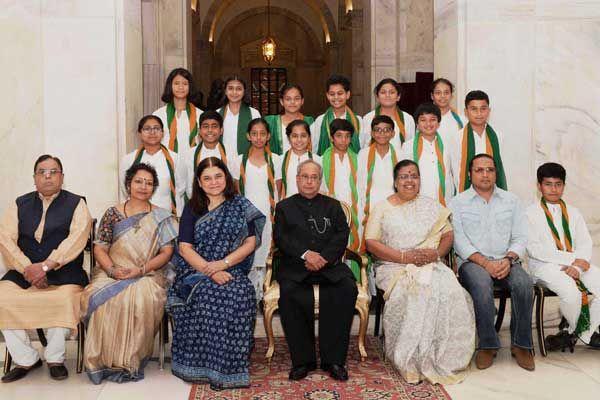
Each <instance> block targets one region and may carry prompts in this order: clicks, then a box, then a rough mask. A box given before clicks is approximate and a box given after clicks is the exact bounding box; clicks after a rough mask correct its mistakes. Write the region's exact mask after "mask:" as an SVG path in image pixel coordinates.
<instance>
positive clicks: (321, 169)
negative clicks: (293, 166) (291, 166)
mask: <svg viewBox="0 0 600 400" xmlns="http://www.w3.org/2000/svg"><path fill="white" fill-rule="evenodd" d="M308 164H313V165H316V166H317V168H319V180H322V179H323V167H321V164H319V163H318V162H316V161H315V160H313V159H312V158H309V159H308V160H304V161H302V162H301V163H300V164H298V169H297V171H296V176H300V171H302V167H304V166H305V165H308Z"/></svg>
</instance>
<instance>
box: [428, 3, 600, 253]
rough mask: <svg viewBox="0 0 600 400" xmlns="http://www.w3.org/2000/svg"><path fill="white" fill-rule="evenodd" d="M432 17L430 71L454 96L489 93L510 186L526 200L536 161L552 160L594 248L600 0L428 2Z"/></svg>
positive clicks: (599, 165)
mask: <svg viewBox="0 0 600 400" xmlns="http://www.w3.org/2000/svg"><path fill="white" fill-rule="evenodd" d="M434 14H435V46H434V47H435V76H436V77H438V76H446V77H448V78H449V79H451V80H453V81H454V82H456V85H457V90H456V98H457V99H464V95H465V94H466V93H467V92H468V91H470V90H473V89H482V90H484V91H486V92H487V93H488V94H489V95H490V99H491V104H490V106H491V108H492V116H491V123H492V124H493V125H494V127H496V128H497V130H499V131H500V132H501V133H502V135H503V136H504V148H503V157H504V158H505V159H506V160H507V162H505V165H507V174H508V184H509V188H510V189H511V190H512V191H515V192H516V193H517V194H518V195H519V196H520V197H521V198H522V199H523V200H524V201H525V202H527V203H529V202H531V201H533V200H534V199H535V198H536V196H537V195H538V194H537V190H536V188H535V171H536V169H537V167H538V166H539V165H540V164H541V163H543V162H547V161H556V162H560V163H561V164H563V165H564V166H565V168H566V169H567V189H566V194H565V198H566V199H567V201H569V202H571V203H573V204H574V205H576V206H577V207H579V208H580V210H581V211H582V212H583V214H584V216H585V218H586V221H587V223H588V226H589V228H590V230H591V231H592V236H593V237H594V241H595V244H596V246H600V213H599V212H598V207H597V203H596V202H597V199H598V198H599V197H600V184H599V183H598V182H597V181H596V179H598V178H600V161H599V159H598V157H597V154H598V152H600V107H599V106H598V104H599V103H598V99H599V98H600V69H599V68H597V66H596V65H595V63H596V61H595V60H597V58H598V55H599V54H600V41H599V40H598V38H600V2H598V1H595V0H582V1H578V2H572V1H571V2H569V1H566V0H502V1H499V0H498V1H486V2H481V1H478V0H435V5H434ZM457 102H458V108H459V109H462V108H463V107H464V105H463V104H462V101H461V100H457ZM596 249H597V250H598V251H596V252H595V258H594V259H595V261H596V263H598V262H599V261H600V248H598V247H596Z"/></svg>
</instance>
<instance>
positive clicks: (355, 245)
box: [321, 146, 360, 282]
mask: <svg viewBox="0 0 600 400" xmlns="http://www.w3.org/2000/svg"><path fill="white" fill-rule="evenodd" d="M346 155H347V156H348V160H349V161H350V177H349V179H348V184H349V185H350V191H351V195H352V204H351V205H350V206H351V207H350V213H351V223H350V240H349V243H348V247H349V248H351V249H352V250H354V251H358V250H359V247H360V237H359V236H358V226H359V222H358V189H357V187H356V172H357V166H358V156H357V155H356V153H355V152H354V151H352V149H350V148H349V149H348V151H347V152H346ZM334 157H335V151H334V149H333V146H330V147H329V148H328V149H327V150H325V152H324V153H323V157H322V159H321V162H322V164H323V177H324V178H325V184H326V185H327V188H328V189H329V196H331V197H333V198H336V195H335V179H336V177H335V159H334ZM350 270H351V271H352V274H354V278H355V279H356V281H357V282H360V266H359V265H358V264H357V263H356V262H353V261H351V262H350Z"/></svg>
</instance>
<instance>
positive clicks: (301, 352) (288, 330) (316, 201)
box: [273, 160, 358, 381]
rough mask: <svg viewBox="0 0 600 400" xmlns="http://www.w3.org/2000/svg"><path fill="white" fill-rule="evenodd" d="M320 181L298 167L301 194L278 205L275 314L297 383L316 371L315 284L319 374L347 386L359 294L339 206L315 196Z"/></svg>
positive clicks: (316, 170)
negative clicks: (315, 292) (315, 288)
mask: <svg viewBox="0 0 600 400" xmlns="http://www.w3.org/2000/svg"><path fill="white" fill-rule="evenodd" d="M322 175H323V171H322V169H321V166H320V165H319V164H317V163H316V162H314V161H312V160H306V161H304V162H302V163H300V165H298V173H297V175H296V182H297V185H298V192H299V193H298V194H296V195H294V196H291V197H288V198H286V199H285V200H282V201H281V202H279V203H278V204H277V208H276V211H275V225H274V228H273V239H274V241H275V244H276V246H277V248H278V249H279V251H280V252H281V259H280V264H279V267H278V268H277V270H276V279H277V281H278V282H279V286H280V290H281V294H280V298H279V311H280V315H281V323H282V325H283V330H284V332H285V337H286V340H287V342H288V347H289V349H290V353H291V357H292V370H291V371H290V375H289V378H290V379H292V380H299V379H302V378H304V377H306V376H307V375H308V372H310V371H311V370H314V369H315V368H316V357H315V335H314V297H313V286H312V285H313V284H319V314H320V316H319V348H320V355H321V369H323V370H325V371H329V373H330V375H331V377H332V378H334V379H336V380H340V381H345V380H347V379H348V372H347V371H346V368H345V363H346V355H347V353H348V342H349V336H350V328H351V326H352V318H353V314H354V306H355V303H356V296H357V294H358V291H357V288H356V282H355V280H354V276H353V275H352V272H351V271H350V269H349V268H348V266H347V265H346V264H344V263H343V262H342V256H343V255H344V251H345V249H346V245H347V243H348V236H349V233H350V230H349V227H348V224H347V222H346V217H345V215H344V211H343V210H342V206H341V204H340V202H339V201H337V200H335V199H333V198H331V197H327V196H323V195H321V194H319V188H320V187H321V179H322Z"/></svg>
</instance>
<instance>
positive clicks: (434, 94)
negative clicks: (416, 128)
mask: <svg viewBox="0 0 600 400" xmlns="http://www.w3.org/2000/svg"><path fill="white" fill-rule="evenodd" d="M453 94H454V85H453V84H452V82H450V81H449V80H448V79H446V78H438V79H436V80H435V81H433V83H432V84H431V100H433V104H435V105H436V106H438V107H439V109H440V112H441V113H442V119H441V121H440V127H439V128H438V132H439V133H440V134H441V135H442V136H443V137H447V138H450V137H453V136H454V135H456V134H457V132H458V131H459V130H461V129H462V128H463V127H464V126H465V124H466V123H467V121H466V119H465V118H464V117H463V116H462V115H460V114H459V113H457V112H456V111H454V110H453V109H452V107H451V106H450V102H451V101H452V95H453Z"/></svg>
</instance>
